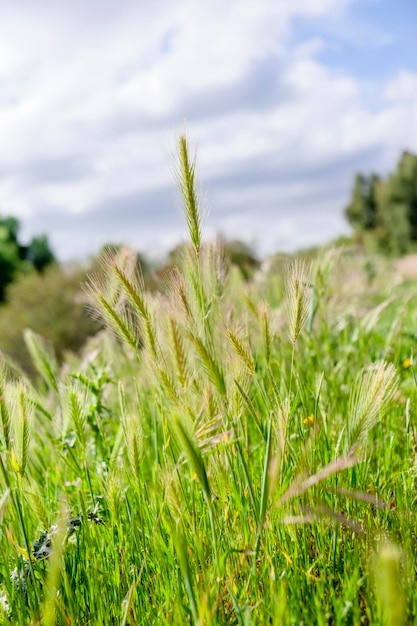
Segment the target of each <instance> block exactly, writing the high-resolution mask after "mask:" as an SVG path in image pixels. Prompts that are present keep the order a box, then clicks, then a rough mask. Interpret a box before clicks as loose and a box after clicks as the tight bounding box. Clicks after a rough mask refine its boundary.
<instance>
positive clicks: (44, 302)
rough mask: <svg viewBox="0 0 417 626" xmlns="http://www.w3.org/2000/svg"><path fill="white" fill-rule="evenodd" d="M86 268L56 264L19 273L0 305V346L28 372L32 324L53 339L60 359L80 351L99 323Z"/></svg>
mask: <svg viewBox="0 0 417 626" xmlns="http://www.w3.org/2000/svg"><path fill="white" fill-rule="evenodd" d="M84 280H85V270H83V269H81V268H79V267H59V266H53V267H50V268H48V269H47V270H45V271H44V273H42V274H39V273H37V272H34V271H32V272H30V273H28V274H24V275H21V276H19V278H18V279H17V280H16V281H15V282H14V283H13V284H11V285H10V286H9V289H8V292H7V296H8V302H7V303H5V304H3V305H2V306H1V307H0V350H2V351H3V352H4V353H5V354H6V355H7V356H8V357H9V358H11V359H12V360H13V361H15V362H16V363H17V364H18V365H20V367H22V368H23V369H24V370H25V371H26V372H27V373H29V374H31V373H32V372H33V368H32V365H31V361H30V358H29V354H28V351H27V349H26V346H25V342H24V339H23V329H25V328H31V329H32V330H33V331H35V332H36V333H37V334H39V335H42V336H43V337H45V338H46V339H48V340H50V342H51V343H52V344H53V346H54V348H55V350H56V354H57V357H58V359H59V360H62V358H63V355H64V353H65V352H66V351H71V352H78V351H79V350H80V348H81V347H82V346H83V345H84V343H85V341H86V339H87V337H89V336H90V335H92V334H94V333H95V332H97V330H98V329H99V325H98V323H97V322H96V321H94V320H93V319H92V318H91V316H89V315H88V314H87V311H86V306H85V297H84V295H83V291H82V287H81V286H82V283H83V282H84Z"/></svg>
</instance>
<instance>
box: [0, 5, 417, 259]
mask: <svg viewBox="0 0 417 626" xmlns="http://www.w3.org/2000/svg"><path fill="white" fill-rule="evenodd" d="M416 28H417V2H416V0H396V1H395V2H394V0H256V1H254V0H175V1H174V0H153V1H152V2H148V1H145V0H118V1H116V0H71V1H68V0H53V1H52V0H50V1H48V0H36V1H35V0H26V1H24V0H13V2H11V1H10V0H0V213H1V214H2V215H6V214H11V215H14V216H17V217H19V219H20V221H21V224H22V236H23V237H24V238H27V237H30V236H32V235H34V234H39V233H41V232H45V233H47V234H48V236H49V239H50V241H51V243H52V246H53V248H54V250H55V252H56V254H57V255H58V256H59V257H60V258H61V259H74V258H83V257H85V256H86V255H88V254H90V253H93V252H96V251H97V250H98V249H99V248H100V246H101V245H102V244H103V243H105V242H121V241H127V242H129V243H131V244H133V245H135V246H136V247H137V248H139V249H141V250H142V251H145V252H148V253H151V254H153V255H155V254H158V253H161V252H162V251H163V250H166V249H167V248H169V247H172V246H173V245H175V244H176V243H177V242H178V241H180V240H181V239H183V238H184V237H185V228H184V220H183V217H182V215H181V209H180V206H179V201H178V197H177V194H176V189H175V182H174V177H173V171H172V170H173V163H174V161H175V157H174V155H175V145H176V137H177V136H178V134H179V133H180V132H182V131H183V130H184V128H186V130H187V134H188V138H189V141H190V144H191V145H193V146H197V148H198V161H199V171H200V179H201V183H202V188H203V193H204V198H205V204H206V207H207V211H208V214H207V217H206V232H207V234H208V235H210V234H213V233H215V232H220V233H223V234H224V235H225V236H228V237H236V238H242V239H245V240H247V241H248V242H250V243H252V244H253V245H255V246H256V247H257V249H258V251H259V252H260V253H261V254H264V253H267V252H271V251H274V250H278V249H281V250H291V249H295V248H298V247H302V246H305V245H310V244H313V243H319V242H323V241H326V240H328V239H330V238H332V237H334V236H337V235H339V234H341V233H344V232H348V227H347V225H346V224H345V222H344V218H343V207H344V206H345V204H346V202H347V200H348V197H349V192H350V188H351V185H352V177H353V175H354V173H355V172H356V171H363V172H370V171H372V170H374V171H377V172H379V173H382V174H383V173H385V172H387V171H389V170H390V169H392V168H393V167H394V165H395V163H396V161H397V159H398V157H399V155H400V153H401V151H402V150H403V149H408V150H412V151H413V150H415V151H417V43H416V37H415V32H416Z"/></svg>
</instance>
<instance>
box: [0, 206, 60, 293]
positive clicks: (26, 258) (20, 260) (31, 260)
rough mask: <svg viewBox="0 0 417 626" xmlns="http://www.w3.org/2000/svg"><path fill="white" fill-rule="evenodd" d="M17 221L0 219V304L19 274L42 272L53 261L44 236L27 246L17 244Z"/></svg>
mask: <svg viewBox="0 0 417 626" xmlns="http://www.w3.org/2000/svg"><path fill="white" fill-rule="evenodd" d="M18 235H19V221H18V220H17V219H16V218H15V217H4V218H0V302H4V300H5V299H6V289H7V287H8V285H10V283H11V282H13V281H14V280H15V278H16V276H17V274H18V273H19V272H22V271H24V270H25V269H27V268H30V267H34V268H35V269H36V270H37V271H43V270H44V269H45V267H47V266H48V265H49V264H50V263H52V262H53V261H54V260H55V259H54V255H53V253H52V251H51V249H50V247H49V244H48V239H47V237H46V236H45V235H42V236H38V237H34V238H33V239H32V241H31V242H30V243H29V245H27V246H24V245H22V244H21V243H20V242H19V238H18Z"/></svg>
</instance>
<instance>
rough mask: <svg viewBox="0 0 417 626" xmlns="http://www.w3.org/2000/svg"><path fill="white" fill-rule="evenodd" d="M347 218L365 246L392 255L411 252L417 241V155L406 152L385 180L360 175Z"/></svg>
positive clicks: (373, 176) (354, 187) (357, 176)
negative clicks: (362, 238)
mask: <svg viewBox="0 0 417 626" xmlns="http://www.w3.org/2000/svg"><path fill="white" fill-rule="evenodd" d="M345 215H346V218H347V220H348V222H349V223H350V224H351V225H352V226H353V228H354V230H355V232H356V233H358V234H360V235H363V237H364V241H365V243H367V242H370V243H372V244H373V246H375V244H376V246H377V247H378V248H379V249H380V250H381V251H383V252H386V253H388V254H393V255H398V254H404V253H405V252H407V251H408V250H409V249H410V245H411V244H412V243H413V242H416V241H417V155H415V154H412V153H411V152H403V153H402V155H401V158H400V160H399V162H398V164H397V167H396V169H395V170H394V172H392V173H391V174H390V175H389V176H388V177H387V178H386V179H385V180H382V179H381V178H379V177H378V176H376V175H375V174H372V175H371V176H364V175H363V174H357V175H356V177H355V182H354V186H353V190H352V197H351V200H350V203H349V204H348V206H347V207H346V209H345Z"/></svg>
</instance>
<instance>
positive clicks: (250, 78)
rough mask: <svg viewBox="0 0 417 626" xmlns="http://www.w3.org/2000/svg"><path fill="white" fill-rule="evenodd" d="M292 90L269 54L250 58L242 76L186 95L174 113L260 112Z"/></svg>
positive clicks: (189, 116) (206, 116)
mask: <svg viewBox="0 0 417 626" xmlns="http://www.w3.org/2000/svg"><path fill="white" fill-rule="evenodd" d="M214 45H215V44H214ZM292 94H293V90H292V88H290V87H289V85H288V84H287V83H286V80H285V71H284V67H283V61H282V60H281V59H280V58H278V57H276V56H272V57H268V58H264V59H261V60H258V61H257V62H254V63H253V64H252V66H251V67H250V68H249V69H248V71H247V72H246V74H245V75H244V76H240V77H237V79H236V81H234V82H231V83H229V84H228V85H223V86H221V87H218V88H217V89H216V90H213V88H210V89H207V90H204V91H200V92H199V93H196V94H195V95H192V96H188V97H187V98H185V99H184V100H183V101H182V102H181V103H180V105H179V106H178V107H177V110H176V117H179V118H181V116H182V118H184V116H185V117H186V118H187V120H190V121H195V120H198V119H210V118H212V117H217V116H218V115H227V114H229V113H233V114H236V113H240V112H248V111H255V112H256V113H259V114H262V113H263V112H265V111H267V110H270V109H272V108H274V107H276V106H277V105H279V104H283V103H285V102H288V101H289V100H290V99H291V96H292Z"/></svg>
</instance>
